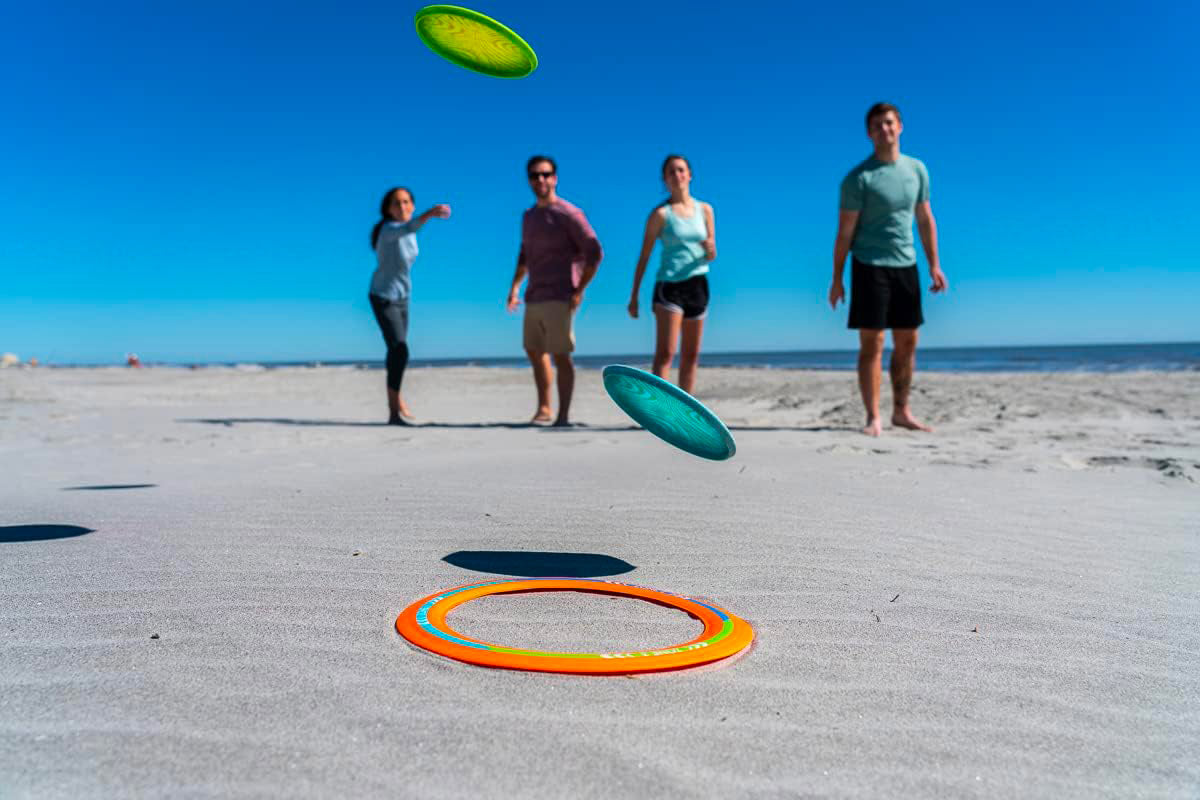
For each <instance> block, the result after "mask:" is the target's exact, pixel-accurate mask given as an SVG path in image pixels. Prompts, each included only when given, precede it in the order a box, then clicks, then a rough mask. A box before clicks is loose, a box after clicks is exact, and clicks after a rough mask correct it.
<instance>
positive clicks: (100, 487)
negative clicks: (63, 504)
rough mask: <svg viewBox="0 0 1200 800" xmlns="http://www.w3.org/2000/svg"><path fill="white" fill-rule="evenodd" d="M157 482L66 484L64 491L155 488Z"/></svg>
mask: <svg viewBox="0 0 1200 800" xmlns="http://www.w3.org/2000/svg"><path fill="white" fill-rule="evenodd" d="M156 486H158V484H157V483H104V484H97V485H95V486H64V487H63V489H62V490H63V491H64V492H109V491H112V490H114V489H153V488H154V487H156Z"/></svg>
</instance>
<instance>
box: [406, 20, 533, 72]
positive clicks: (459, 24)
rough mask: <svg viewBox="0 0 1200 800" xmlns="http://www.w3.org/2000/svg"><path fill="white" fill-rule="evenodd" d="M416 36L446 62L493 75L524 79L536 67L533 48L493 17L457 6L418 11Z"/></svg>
mask: <svg viewBox="0 0 1200 800" xmlns="http://www.w3.org/2000/svg"><path fill="white" fill-rule="evenodd" d="M416 23H417V36H420V37H421V41H422V42H424V43H425V46H426V47H428V48H429V49H430V50H432V51H433V52H435V53H437V54H438V55H439V56H441V57H442V58H444V59H446V60H447V61H451V62H453V63H455V64H458V65H459V66H460V67H466V68H467V69H469V70H473V71H475V72H481V73H483V74H484V75H491V76H492V77H494V78H524V77H525V76H526V75H528V74H529V73H531V72H533V71H534V70H535V69H537V56H536V55H535V54H534V52H533V48H532V47H530V46H529V45H528V44H526V43H525V40H524V39H522V38H521V37H520V36H517V34H515V33H513V32H512V31H511V30H509V29H508V28H506V27H505V26H503V25H501V24H500V23H499V22H496V20H494V19H492V18H491V17H486V16H484V15H483V14H480V13H479V12H478V11H472V10H471V9H469V8H459V7H458V6H442V5H438V6H426V7H425V8H422V9H421V10H420V11H418V12H417V17H416Z"/></svg>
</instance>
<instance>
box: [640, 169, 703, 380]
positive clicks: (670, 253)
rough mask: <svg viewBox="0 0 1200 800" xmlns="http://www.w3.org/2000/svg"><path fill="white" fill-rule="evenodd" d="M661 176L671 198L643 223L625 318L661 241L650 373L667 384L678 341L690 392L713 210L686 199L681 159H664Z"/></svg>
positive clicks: (682, 376) (687, 172)
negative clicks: (657, 242)
mask: <svg viewBox="0 0 1200 800" xmlns="http://www.w3.org/2000/svg"><path fill="white" fill-rule="evenodd" d="M660 173H661V175H662V179H663V183H665V184H666V185H667V191H668V192H670V196H669V197H668V198H667V199H666V200H664V201H663V202H662V203H661V204H660V205H659V206H658V207H657V208H655V209H654V210H653V211H651V212H650V218H649V219H647V220H646V231H645V233H644V235H643V236H642V252H641V255H639V256H638V262H637V268H636V269H635V270H634V273H633V294H632V296H631V297H630V299H629V316H631V317H633V318H634V319H637V316H638V292H639V291H640V289H641V286H642V276H643V275H644V274H645V272H646V263H647V262H648V261H649V260H650V253H651V251H652V250H653V249H654V243H655V242H656V241H661V242H662V253H661V259H660V261H659V266H658V273H657V274H656V275H655V278H654V294H653V301H652V303H653V307H654V317H655V321H656V325H655V329H656V331H657V333H656V334H655V341H654V365H653V367H652V371H653V372H654V374H655V375H657V376H658V377H660V378H663V379H664V380H669V379H670V373H671V362H672V361H673V360H674V359H675V350H676V343H677V342H678V343H679V387H680V388H681V389H683V390H684V391H685V392H688V393H691V392H692V390H693V389H694V388H695V386H696V368H697V366H698V365H699V363H700V339H701V337H702V336H703V335H704V318H705V317H707V316H708V277H707V275H708V265H709V264H710V263H711V262H712V261H713V260H714V259H715V258H716V257H717V234H716V225H715V224H714V221H713V210H712V206H710V205H709V204H708V203H704V202H701V201H700V200H697V199H696V198H694V197H692V195H691V184H692V165H691V164H690V163H689V162H688V160H687V159H686V158H684V157H683V156H679V155H669V156H667V158H666V160H665V161H663V165H662V169H661V170H660Z"/></svg>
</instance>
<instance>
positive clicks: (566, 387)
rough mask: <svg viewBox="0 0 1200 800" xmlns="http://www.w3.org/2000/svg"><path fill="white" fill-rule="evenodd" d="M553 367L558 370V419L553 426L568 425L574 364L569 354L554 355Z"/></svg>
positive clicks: (573, 380) (573, 386)
mask: <svg viewBox="0 0 1200 800" xmlns="http://www.w3.org/2000/svg"><path fill="white" fill-rule="evenodd" d="M554 366H555V367H557V368H558V419H556V420H554V426H555V427H556V428H561V427H564V426H566V425H570V424H571V423H570V421H569V417H570V413H571V394H572V393H573V392H574V391H575V364H574V362H572V361H571V354H570V353H555V354H554Z"/></svg>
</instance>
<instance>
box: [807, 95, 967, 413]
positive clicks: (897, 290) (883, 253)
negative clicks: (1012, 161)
mask: <svg viewBox="0 0 1200 800" xmlns="http://www.w3.org/2000/svg"><path fill="white" fill-rule="evenodd" d="M903 130H904V125H903V124H902V123H901V121H900V110H899V109H898V108H896V107H895V106H894V105H891V104H890V103H876V104H875V105H873V106H871V108H870V109H869V110H868V111H867V136H868V137H869V138H870V139H871V141H872V143H874V145H875V153H874V154H873V155H872V156H871V157H870V158H868V159H867V160H866V161H863V162H862V163H861V164H859V165H858V166H856V167H855V168H854V169H852V170H850V173H849V174H848V175H846V177H845V178H844V179H843V180H842V187H841V203H840V211H839V212H838V231H837V239H836V240H835V242H834V246H833V285H832V286H831V287H830V288H829V305H830V306H831V307H832V308H835V309H836V308H837V304H838V302H839V301H841V300H844V299H845V297H846V290H845V287H844V285H843V284H842V272H843V270H844V268H845V264H846V256H847V255H848V254H853V265H852V267H851V270H852V271H851V275H850V322H849V327H850V328H852V329H856V330H857V331H858V338H859V353H858V386H859V390H860V391H861V392H862V399H863V405H865V406H866V409H867V424H866V426H865V427H864V428H863V433H865V434H867V435H868V436H878V435H880V433H882V432H883V425H882V422H881V420H880V417H879V385H880V381H881V371H882V362H883V345H884V332H885V329H887V328H891V329H892V361H891V365H890V372H891V378H892V424H893V425H895V426H896V427H898V428H908V429H909V430H914V431H931V430H932V428H930V427H929V426H928V425H925V424H923V423H921V422H920V421H918V420H917V418H916V417H914V416H913V415H912V412H911V411H910V410H909V407H908V396H909V390H910V389H911V388H912V378H913V370H914V369H915V367H916V354H917V328H919V327H920V326H921V323H922V322H924V321H925V318H924V316H923V315H922V313H921V286H920V280H919V276H918V273H917V253H916V249H915V248H914V247H913V235H912V225H913V215H914V213H915V214H916V219H917V230H918V232H919V233H920V235H921V244H922V245H923V247H924V249H925V258H926V260H927V261H928V262H929V278H930V287H929V289H930V291H932V292H934V293H937V292H944V291H945V290H946V285H947V284H946V276H945V275H944V274H943V273H942V268H941V265H940V263H939V262H938V246H937V224H936V223H935V222H934V219H933V210H932V208H931V207H930V204H929V173H928V172H927V171H926V170H925V165H924V164H922V163H921V162H920V161H918V160H917V159H915V158H912V157H911V156H906V155H901V153H900V132H901V131H903Z"/></svg>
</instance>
